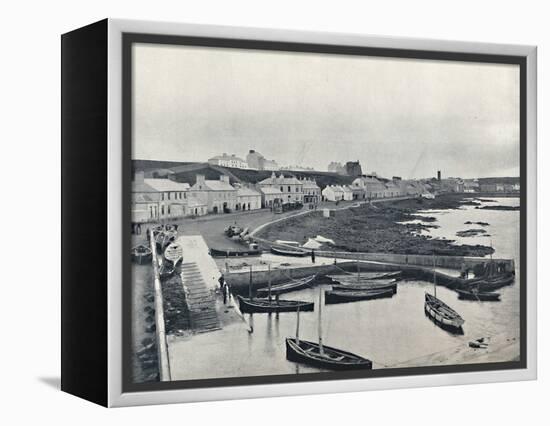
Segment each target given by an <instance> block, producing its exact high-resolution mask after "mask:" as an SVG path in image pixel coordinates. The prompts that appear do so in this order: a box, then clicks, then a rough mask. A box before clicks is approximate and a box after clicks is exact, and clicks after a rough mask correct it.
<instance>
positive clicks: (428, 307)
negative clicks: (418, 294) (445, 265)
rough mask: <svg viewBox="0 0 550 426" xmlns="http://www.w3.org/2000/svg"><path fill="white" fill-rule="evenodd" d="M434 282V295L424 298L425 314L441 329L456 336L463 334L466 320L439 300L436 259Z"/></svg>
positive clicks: (427, 294)
mask: <svg viewBox="0 0 550 426" xmlns="http://www.w3.org/2000/svg"><path fill="white" fill-rule="evenodd" d="M433 273H434V277H433V282H434V294H433V295H431V294H429V293H426V294H425V297H424V312H425V313H426V315H427V316H428V317H429V318H430V319H431V320H432V321H433V322H434V323H435V324H437V325H438V326H439V327H441V328H442V329H444V330H447V331H449V332H452V333H455V334H462V333H463V330H462V325H463V324H464V320H463V319H462V317H461V316H460V315H459V314H458V312H456V311H455V310H454V309H452V308H451V307H450V306H448V305H446V304H445V303H444V302H443V301H442V300H440V299H438V298H437V283H436V275H435V257H434V267H433Z"/></svg>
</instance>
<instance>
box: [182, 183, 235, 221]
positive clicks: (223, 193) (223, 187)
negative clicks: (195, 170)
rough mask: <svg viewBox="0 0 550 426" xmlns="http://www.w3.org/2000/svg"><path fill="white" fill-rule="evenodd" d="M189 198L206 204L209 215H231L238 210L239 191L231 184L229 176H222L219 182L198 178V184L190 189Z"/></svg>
mask: <svg viewBox="0 0 550 426" xmlns="http://www.w3.org/2000/svg"><path fill="white" fill-rule="evenodd" d="M188 192H189V197H190V198H191V199H193V200H194V201H197V202H202V203H205V204H206V206H207V208H208V213H230V212H233V211H235V210H236V205H237V190H236V189H235V188H233V187H232V186H231V185H230V184H229V176H226V175H220V179H219V180H206V179H205V178H204V175H199V174H198V175H197V176H196V183H195V184H194V185H193V186H192V187H191V188H190V189H189V191H188Z"/></svg>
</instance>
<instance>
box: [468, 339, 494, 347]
mask: <svg viewBox="0 0 550 426" xmlns="http://www.w3.org/2000/svg"><path fill="white" fill-rule="evenodd" d="M468 346H469V347H471V348H474V349H487V348H488V347H489V342H488V339H486V338H485V337H482V338H481V339H476V340H471V341H469V342H468Z"/></svg>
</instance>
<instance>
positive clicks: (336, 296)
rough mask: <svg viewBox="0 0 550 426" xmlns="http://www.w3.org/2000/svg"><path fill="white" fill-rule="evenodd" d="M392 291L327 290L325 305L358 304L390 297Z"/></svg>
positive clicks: (388, 289)
mask: <svg viewBox="0 0 550 426" xmlns="http://www.w3.org/2000/svg"><path fill="white" fill-rule="evenodd" d="M393 295H394V292H393V289H391V288H386V289H377V290H329V291H326V292H325V303H326V304H327V305H331V304H335V303H350V302H359V301H361V300H372V299H382V298H384V297H392V296H393Z"/></svg>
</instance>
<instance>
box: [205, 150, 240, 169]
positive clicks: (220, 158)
mask: <svg viewBox="0 0 550 426" xmlns="http://www.w3.org/2000/svg"><path fill="white" fill-rule="evenodd" d="M208 164H212V165H214V166H222V167H232V168H234V169H248V163H247V162H246V161H244V160H243V159H241V158H239V157H237V156H236V155H235V154H231V155H228V154H226V153H225V152H224V153H223V154H222V155H216V156H215V157H212V158H209V159H208Z"/></svg>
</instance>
